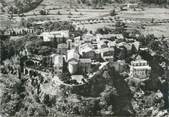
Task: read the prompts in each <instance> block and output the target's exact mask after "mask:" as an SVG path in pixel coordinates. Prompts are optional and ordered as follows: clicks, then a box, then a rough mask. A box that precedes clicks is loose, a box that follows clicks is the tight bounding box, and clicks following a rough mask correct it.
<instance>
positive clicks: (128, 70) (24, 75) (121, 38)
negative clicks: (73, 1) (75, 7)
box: [0, 4, 169, 117]
mask: <svg viewBox="0 0 169 117" xmlns="http://www.w3.org/2000/svg"><path fill="white" fill-rule="evenodd" d="M137 6H138V4H127V5H126V4H125V5H123V7H120V8H121V10H122V11H123V10H124V11H126V10H131V9H132V10H133V8H134V11H135V10H143V9H142V8H138V7H137ZM48 12H49V11H48ZM58 14H60V15H61V13H60V12H58ZM117 14H118V12H116V11H115V10H111V11H110V14H109V15H108V16H105V17H101V18H98V17H97V18H88V19H83V20H80V19H79V20H70V21H52V20H50V21H42V22H41V21H39V22H38V21H32V22H28V20H26V19H24V18H21V19H22V20H21V24H20V25H22V28H18V27H15V28H9V29H7V30H1V32H0V33H1V35H0V38H1V39H2V40H1V44H2V47H1V52H2V54H1V58H2V59H1V67H0V69H1V70H0V71H1V73H0V74H1V76H2V77H3V78H4V79H5V78H6V79H8V81H6V80H4V79H1V80H2V82H5V84H6V85H7V87H5V86H3V85H2V88H11V89H12V90H7V91H6V93H4V94H3V95H2V97H3V98H2V100H0V102H1V105H2V107H3V109H0V113H2V114H3V115H5V116H15V115H18V116H21V115H25V116H26V115H28V116H56V115H58V116H65V115H63V113H65V114H72V116H74V115H86V116H89V115H90V116H95V115H98V116H99V115H102V116H104V115H107V116H110V115H111V116H116V115H122V116H124V115H127V116H138V115H141V116H157V117H163V116H166V117H167V116H168V110H167V109H168V108H169V100H168V77H169V64H168V63H169V59H168V56H169V55H168V52H169V49H168V46H169V41H168V37H166V36H164V35H162V36H160V37H156V36H155V35H153V34H147V35H144V34H142V32H141V31H139V30H136V29H137V28H138V27H137V28H134V29H133V27H132V28H131V24H132V23H133V22H134V23H136V24H137V23H138V22H137V21H134V20H131V19H124V18H121V17H118V16H116V15H117ZM41 15H42V14H41ZM45 15H48V14H45ZM69 15H70V16H71V15H72V14H71V12H69ZM81 15H82V14H81ZM161 22H164V20H154V19H153V18H152V19H150V20H149V21H147V22H146V23H147V25H148V24H149V25H153V24H155V23H161ZM139 23H143V21H139ZM144 23H145V22H144ZM165 23H168V20H166V21H165ZM100 24H106V25H107V24H108V27H106V26H104V27H98V28H97V29H96V30H92V29H91V30H90V27H88V28H86V27H85V26H86V25H91V26H93V25H100ZM133 25H134V24H132V26H133ZM140 27H142V29H144V28H145V27H144V24H141V25H140ZM9 77H13V78H12V79H10V78H9ZM11 92H12V95H11ZM0 94H1V93H0ZM0 97H1V95H0ZM15 101H16V102H15ZM4 102H5V103H4ZM6 103H7V104H6Z"/></svg>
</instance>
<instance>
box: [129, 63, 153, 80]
mask: <svg viewBox="0 0 169 117" xmlns="http://www.w3.org/2000/svg"><path fill="white" fill-rule="evenodd" d="M150 72H151V67H150V66H149V65H148V63H147V61H146V60H136V61H132V62H131V66H130V76H131V77H135V78H140V79H144V78H147V77H149V76H150Z"/></svg>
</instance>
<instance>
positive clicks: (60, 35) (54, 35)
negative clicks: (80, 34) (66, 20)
mask: <svg viewBox="0 0 169 117" xmlns="http://www.w3.org/2000/svg"><path fill="white" fill-rule="evenodd" d="M40 37H42V38H43V41H45V42H48V41H52V40H53V39H56V41H57V42H58V43H60V42H63V41H64V40H63V39H64V38H65V39H68V38H69V30H61V31H52V32H43V33H42V34H41V35H40Z"/></svg>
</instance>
